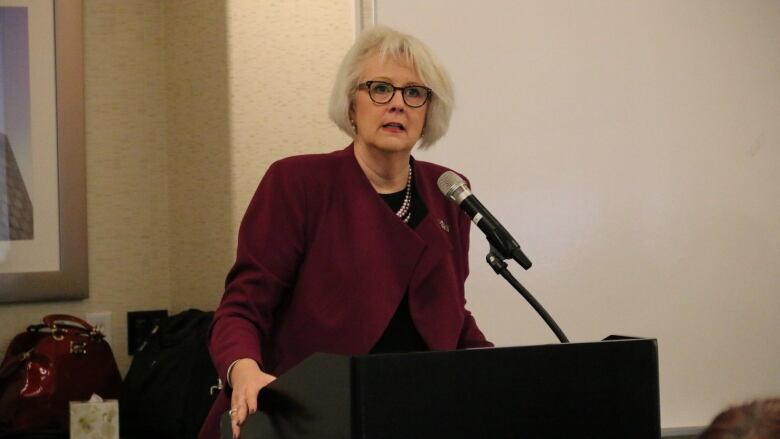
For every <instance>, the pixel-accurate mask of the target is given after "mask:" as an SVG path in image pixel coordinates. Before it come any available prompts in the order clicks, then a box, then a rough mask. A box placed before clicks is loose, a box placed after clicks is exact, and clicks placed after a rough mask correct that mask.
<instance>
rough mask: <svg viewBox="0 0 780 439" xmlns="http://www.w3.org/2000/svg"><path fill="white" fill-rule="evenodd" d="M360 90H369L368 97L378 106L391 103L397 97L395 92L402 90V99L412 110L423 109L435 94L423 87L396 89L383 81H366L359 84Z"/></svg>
mask: <svg viewBox="0 0 780 439" xmlns="http://www.w3.org/2000/svg"><path fill="white" fill-rule="evenodd" d="M358 88H365V89H368V96H369V97H370V98H371V100H372V101H374V102H375V103H377V104H386V103H388V102H390V101H391V100H392V99H393V96H395V91H396V90H401V97H402V98H403V100H404V102H405V103H406V105H408V106H410V107H412V108H417V107H422V106H423V105H425V103H426V102H428V99H430V97H431V95H432V94H433V90H431V89H430V88H428V87H425V86H423V85H408V86H406V87H396V86H394V85H393V84H390V83H388V82H383V81H366V82H363V83H361V84H358Z"/></svg>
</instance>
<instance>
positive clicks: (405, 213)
mask: <svg viewBox="0 0 780 439" xmlns="http://www.w3.org/2000/svg"><path fill="white" fill-rule="evenodd" d="M411 207H412V165H409V174H408V177H406V195H404V202H403V204H401V208H400V209H398V212H396V213H395V216H397V217H398V218H401V219H402V220H403V222H404V223H408V222H409V219H410V218H411V217H412V209H411Z"/></svg>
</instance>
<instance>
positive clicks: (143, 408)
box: [119, 309, 218, 439]
mask: <svg viewBox="0 0 780 439" xmlns="http://www.w3.org/2000/svg"><path fill="white" fill-rule="evenodd" d="M213 317H214V313H213V312H204V311H199V310H195V309H190V310H187V311H184V312H182V313H179V314H176V315H174V316H171V317H167V318H166V319H164V320H162V321H161V322H160V324H159V325H157V326H156V327H155V328H154V329H153V330H152V332H151V334H150V336H149V337H148V338H147V340H146V342H145V343H144V344H143V345H142V346H141V347H140V348H139V349H138V351H136V353H135V355H134V356H133V361H132V363H131V364H130V370H129V371H128V372H127V376H126V377H125V381H124V382H123V383H122V395H121V396H120V400H119V410H120V419H121V422H120V425H119V427H120V429H121V432H122V437H123V438H128V439H130V438H155V437H165V438H186V439H192V438H195V437H197V436H198V432H199V431H200V427H201V424H203V421H204V420H205V419H206V415H208V412H209V409H210V408H211V405H212V403H213V402H214V400H215V399H216V397H217V393H218V392H217V390H218V379H217V372H216V370H215V369H214V365H213V364H212V362H211V358H210V357H209V353H208V329H209V325H210V324H211V320H212V319H213Z"/></svg>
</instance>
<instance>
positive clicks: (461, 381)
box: [220, 337, 661, 439]
mask: <svg viewBox="0 0 780 439" xmlns="http://www.w3.org/2000/svg"><path fill="white" fill-rule="evenodd" d="M220 429H221V434H222V438H225V439H227V438H230V437H231V433H230V418H229V417H228V415H227V413H226V414H224V415H223V416H222V420H221V426H220ZM660 436H661V422H660V411H659V391H658V348H657V344H656V341H655V340H652V339H626V338H617V339H612V337H610V338H608V339H607V340H605V341H601V342H593V343H569V344H555V345H542V346H524V347H509V348H495V349H472V350H464V351H451V352H421V353H409V354H385V355H370V356H356V357H343V356H337V355H329V354H316V355H313V356H312V357H310V358H308V359H307V360H305V361H304V362H302V363H301V364H300V365H298V366H297V367H295V368H293V369H292V370H290V371H289V372H287V373H286V374H285V375H283V376H282V377H280V378H279V379H277V380H276V381H274V382H273V383H272V384H271V385H270V386H268V387H267V388H265V389H263V390H262V391H261V393H260V411H258V412H257V413H255V414H254V415H252V416H249V417H248V418H247V420H246V421H245V422H244V425H243V426H242V428H241V438H242V439H304V438H318V439H321V438H327V439H389V438H399V439H414V438H426V439H428V438H436V439H438V438H442V439H461V438H463V439H465V438H468V439H474V438H477V439H501V438H523V439H526V438H527V439H536V438H538V439H541V438H544V439H550V438H566V439H572V438H578V439H582V438H593V439H609V438H615V439H618V438H619V439H658V438H659V437H660Z"/></svg>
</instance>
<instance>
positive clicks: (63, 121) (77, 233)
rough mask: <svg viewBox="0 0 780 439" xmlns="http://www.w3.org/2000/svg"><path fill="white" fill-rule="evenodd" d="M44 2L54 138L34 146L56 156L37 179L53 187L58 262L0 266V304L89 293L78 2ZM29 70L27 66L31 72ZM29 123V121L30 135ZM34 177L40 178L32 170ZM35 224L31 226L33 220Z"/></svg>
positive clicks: (80, 10)
mask: <svg viewBox="0 0 780 439" xmlns="http://www.w3.org/2000/svg"><path fill="white" fill-rule="evenodd" d="M28 2H30V3H29V4H30V5H32V3H31V2H36V3H35V7H39V5H40V4H41V3H43V1H42V0H28ZM11 3H16V4H21V5H22V6H24V3H25V2H24V1H18V2H11V1H9V2H8V4H11ZM3 5H6V3H5V2H0V6H3ZM48 5H49V4H47V6H48ZM50 6H51V8H52V13H53V28H54V29H53V38H54V44H53V47H54V50H53V52H54V53H53V55H54V63H53V64H54V65H53V70H54V78H55V79H54V80H55V84H56V86H55V89H56V91H55V92H54V93H55V99H54V102H52V103H51V104H50V105H52V106H53V107H54V108H48V109H44V110H45V111H44V113H46V112H47V111H50V112H51V113H52V114H54V115H55V117H56V128H55V130H56V141H55V142H53V143H54V145H53V146H51V145H48V144H46V143H45V142H44V145H43V146H40V142H39V144H36V147H39V148H50V147H53V148H55V149H56V153H54V152H52V157H55V156H56V168H55V169H54V172H48V173H47V174H48V175H44V176H43V178H48V179H49V180H50V181H51V182H52V185H53V186H55V187H56V190H54V191H53V192H56V194H55V195H56V197H55V198H54V200H55V201H54V203H53V206H54V207H53V209H54V211H55V212H56V214H55V215H52V218H53V219H49V221H51V222H53V223H54V224H55V227H54V230H56V234H55V236H54V241H55V242H54V244H55V245H52V246H50V247H51V248H54V249H55V253H54V259H55V263H56V262H58V264H56V266H57V267H56V268H55V269H46V268H44V269H41V270H38V269H35V267H33V268H32V269H27V270H24V271H19V272H13V271H11V272H9V271H8V270H5V271H3V270H0V303H11V302H36V301H54V300H77V299H83V298H86V297H88V296H89V269H88V260H87V257H88V248H87V210H86V155H85V126H84V62H83V60H84V52H83V31H82V27H83V26H82V24H83V7H82V1H81V0H51V3H50ZM51 24H52V23H49V25H51ZM40 25H41V24H40V23H36V22H34V19H30V23H29V29H30V35H32V34H33V33H34V32H36V29H37V28H36V26H40ZM31 50H32V49H31ZM41 56H42V57H46V56H50V54H40V53H36V55H35V57H33V56H30V59H31V60H32V59H33V58H38V57H41ZM33 69H34V67H32V66H31V70H30V71H31V77H32V76H33V75H32V72H33ZM39 73H40V72H37V73H36V75H38V74H39ZM34 115H35V116H37V115H38V113H37V112H34ZM33 119H34V117H33ZM35 125H36V124H35V123H34V122H33V123H32V132H33V135H35V129H36V126H35ZM41 137H45V136H41ZM38 174H41V172H38ZM36 178H40V177H39V176H38V175H36ZM52 179H53V180H52ZM36 182H38V180H36ZM38 186H41V185H38ZM38 216H39V217H40V216H44V215H38ZM35 224H36V227H37V225H38V222H37V220H36V223H35ZM36 232H37V231H36ZM36 239H37V237H36ZM33 241H34V239H33ZM9 242H10V244H9ZM13 244H14V241H6V247H9V246H13ZM12 248H13V247H12ZM49 250H50V249H49ZM28 253H30V254H27V255H24V256H25V257H26V258H27V259H28V260H32V261H35V260H36V254H35V253H34V252H32V251H30V252H28ZM3 263H4V260H3V259H2V258H0V269H2V268H3Z"/></svg>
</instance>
